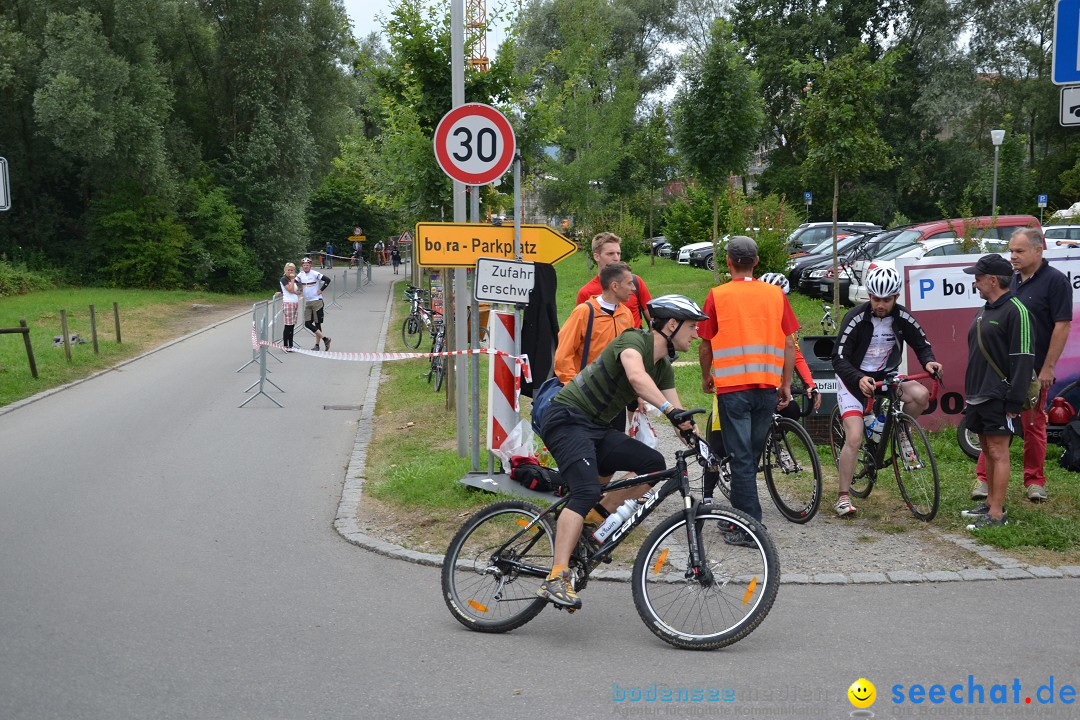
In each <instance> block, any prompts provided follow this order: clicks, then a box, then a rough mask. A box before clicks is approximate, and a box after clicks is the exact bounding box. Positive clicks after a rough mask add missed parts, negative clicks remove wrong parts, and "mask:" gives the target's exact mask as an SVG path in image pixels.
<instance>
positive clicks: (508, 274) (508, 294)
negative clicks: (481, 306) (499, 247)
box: [473, 257, 536, 305]
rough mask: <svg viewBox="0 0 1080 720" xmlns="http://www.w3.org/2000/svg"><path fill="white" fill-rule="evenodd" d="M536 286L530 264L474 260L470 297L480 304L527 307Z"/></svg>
mask: <svg viewBox="0 0 1080 720" xmlns="http://www.w3.org/2000/svg"><path fill="white" fill-rule="evenodd" d="M535 283H536V266H535V265H534V264H533V263H531V262H518V261H516V260H503V259H500V258H489V257H482V258H477V259H476V277H475V279H474V284H473V294H474V295H475V296H476V299H477V300H480V301H483V302H496V303H513V304H517V305H526V304H528V302H529V293H530V292H532V289H533V285H534V284H535Z"/></svg>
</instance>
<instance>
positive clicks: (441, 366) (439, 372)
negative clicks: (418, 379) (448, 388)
mask: <svg viewBox="0 0 1080 720" xmlns="http://www.w3.org/2000/svg"><path fill="white" fill-rule="evenodd" d="M434 371H435V392H439V390H441V389H442V384H443V380H444V379H445V378H446V358H445V357H437V358H435V367H434Z"/></svg>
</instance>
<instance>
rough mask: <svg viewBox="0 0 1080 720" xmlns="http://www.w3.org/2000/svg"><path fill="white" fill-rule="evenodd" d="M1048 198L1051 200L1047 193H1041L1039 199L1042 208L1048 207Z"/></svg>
mask: <svg viewBox="0 0 1080 720" xmlns="http://www.w3.org/2000/svg"><path fill="white" fill-rule="evenodd" d="M1047 200H1049V198H1048V197H1047V196H1046V195H1039V199H1038V203H1039V207H1041V208H1044V207H1046V201H1047Z"/></svg>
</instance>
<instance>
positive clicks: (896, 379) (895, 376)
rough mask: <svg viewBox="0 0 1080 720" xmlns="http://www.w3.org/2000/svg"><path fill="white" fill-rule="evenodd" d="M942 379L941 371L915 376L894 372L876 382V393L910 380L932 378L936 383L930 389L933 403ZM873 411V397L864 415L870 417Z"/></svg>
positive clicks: (867, 404) (868, 400)
mask: <svg viewBox="0 0 1080 720" xmlns="http://www.w3.org/2000/svg"><path fill="white" fill-rule="evenodd" d="M942 377H943V375H942V373H941V372H940V371H939V372H936V373H925V372H924V373H917V374H915V375H901V374H899V373H896V372H892V373H889V374H888V375H886V376H885V379H884V380H877V381H875V382H874V392H875V393H877V391H878V390H880V389H881V388H882V387H885V386H888V385H896V386H899V385H900V383H903V382H907V381H909V380H926V379H927V378H931V379H932V380H933V381H934V384H933V386H932V387H931V388H930V400H931V401H932V400H933V399H934V398H936V397H937V392H938V387H939V385H940V384H941V381H942ZM873 411H874V398H873V397H872V396H871V397H870V398H868V399H867V401H866V410H865V411H864V412H863V415H869V414H870V413H871V412H873Z"/></svg>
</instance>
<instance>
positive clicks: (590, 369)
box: [537, 295, 705, 609]
mask: <svg viewBox="0 0 1080 720" xmlns="http://www.w3.org/2000/svg"><path fill="white" fill-rule="evenodd" d="M648 309H649V313H650V315H651V316H652V318H653V320H652V329H651V330H635V329H631V330H627V331H625V332H623V333H622V334H621V335H619V336H618V337H617V338H615V340H613V341H612V342H611V343H610V344H609V345H608V346H607V347H606V348H604V350H603V352H601V353H600V356H599V357H598V358H596V360H594V361H593V362H592V363H590V364H589V365H587V366H586V367H585V369H584V370H582V371H581V372H580V373H578V374H577V375H576V376H575V377H574V379H573V380H571V381H570V382H569V383H567V384H566V385H565V386H564V387H563V388H562V390H560V391H559V393H558V394H557V395H556V396H555V397H554V399H553V400H552V401H551V406H550V407H549V408H548V410H547V412H546V413H545V414H544V420H543V426H542V427H541V428H540V434H541V436H542V437H543V438H544V442H545V444H546V445H547V448H548V450H549V451H550V452H551V455H552V457H554V458H555V462H556V463H557V464H558V466H559V472H560V473H561V474H562V477H563V478H564V479H565V480H566V481H567V483H568V484H569V486H570V490H571V494H572V498H571V500H570V502H569V503H568V504H567V506H566V507H565V508H564V509H563V511H562V512H561V513H559V520H558V524H557V526H556V530H555V559H554V564H553V566H552V568H551V573H550V574H549V576H548V579H547V580H546V581H545V582H544V583H543V584H542V585H541V586H540V589H539V590H538V591H537V594H538V595H540V596H541V597H543V598H546V599H548V600H550V601H551V602H553V603H555V604H557V605H561V606H564V607H569V608H573V609H577V608H580V607H581V599H580V598H578V596H577V593H576V592H574V586H573V580H572V578H571V574H570V570H569V564H570V554H571V553H572V552H573V550H574V547H575V546H576V545H577V542H578V538H579V537H580V536H581V531H582V528H583V526H584V523H585V517H586V515H588V514H589V512H590V511H591V510H593V508H594V506H595V505H596V504H597V503H598V502H600V503H601V506H602V507H604V508H605V509H607V510H609V511H611V510H614V509H616V508H618V506H619V505H621V504H622V503H623V502H624V501H626V500H627V499H629V498H633V497H637V496H639V495H641V493H642V492H643V491H644V489H645V488H644V486H637V487H634V488H627V489H625V490H622V491H619V492H616V493H609V494H608V496H605V497H604V499H603V501H601V493H602V490H601V487H600V477H601V476H610V475H611V474H613V473H615V472H616V471H619V470H633V471H635V472H637V473H650V472H657V471H659V470H663V469H664V468H665V467H666V465H665V463H664V457H663V456H662V455H661V454H660V453H659V452H657V451H656V450H654V449H652V448H650V447H648V446H646V445H644V444H643V443H641V442H639V441H637V440H635V439H633V438H631V437H628V436H627V435H626V434H625V433H622V432H619V431H618V430H615V429H613V428H612V427H611V426H610V423H611V421H612V418H614V417H615V416H616V415H617V414H619V413H622V412H625V408H626V406H627V404H628V403H629V402H630V401H631V400H632V399H634V398H641V399H642V400H645V401H646V402H649V403H652V404H653V405H655V406H657V407H659V408H660V410H661V411H663V412H664V414H665V415H667V417H668V419H669V420H670V421H671V422H672V424H673V425H675V426H676V427H678V428H679V429H680V430H689V429H690V428H691V427H692V422H691V420H690V417H691V416H690V414H689V413H687V412H685V411H684V410H682V409H681V405H682V403H681V402H680V400H679V394H678V393H677V392H676V391H675V373H674V371H673V370H672V368H671V361H672V360H673V359H674V358H675V353H676V352H679V351H686V350H688V349H689V348H690V343H691V342H692V341H693V340H694V339H695V338H696V337H697V324H698V322H699V321H701V320H704V319H705V314H704V313H703V312H702V311H701V308H700V307H698V305H697V303H695V302H694V301H693V300H691V299H690V298H687V297H685V296H682V295H664V296H663V297H659V298H655V299H654V300H653V301H652V302H650V303H649V305H648Z"/></svg>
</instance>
